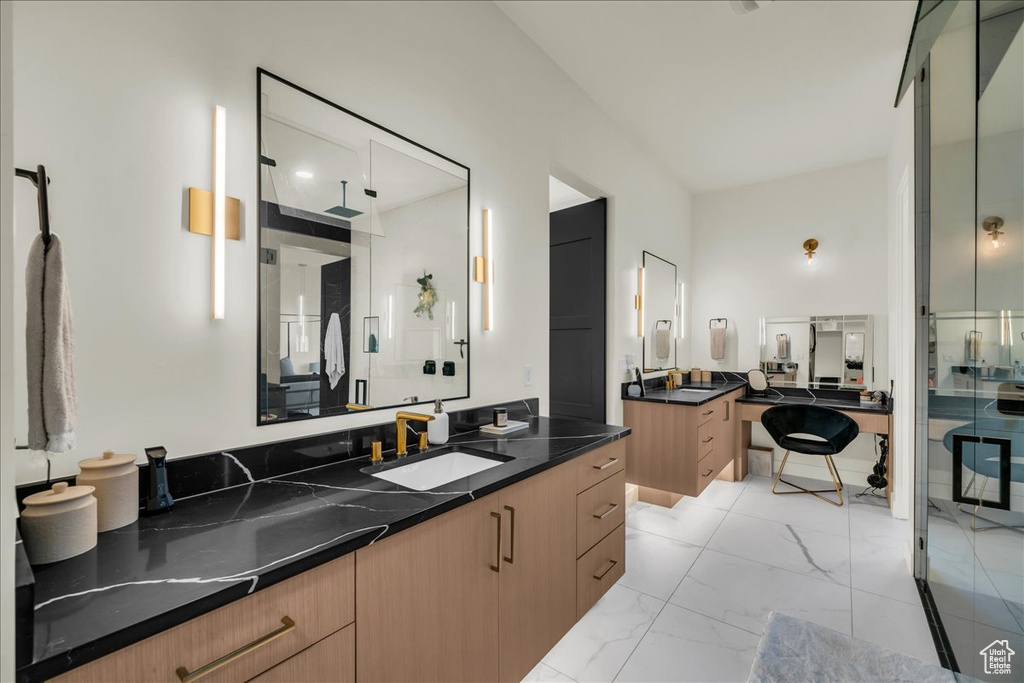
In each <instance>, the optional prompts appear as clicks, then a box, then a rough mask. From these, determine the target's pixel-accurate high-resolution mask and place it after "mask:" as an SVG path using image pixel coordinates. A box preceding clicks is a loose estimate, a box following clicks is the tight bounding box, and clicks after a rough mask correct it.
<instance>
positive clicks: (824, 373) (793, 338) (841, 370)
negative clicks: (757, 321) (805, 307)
mask: <svg viewBox="0 0 1024 683" xmlns="http://www.w3.org/2000/svg"><path fill="white" fill-rule="evenodd" d="M873 335H874V329H873V318H872V316H870V315H815V316H809V317H798V318H764V319H763V320H762V323H761V369H762V370H764V371H765V373H766V374H767V375H768V379H769V381H770V382H771V384H772V386H776V387H778V386H788V387H802V388H817V389H872V388H873V386H874V357H873V354H872V341H873Z"/></svg>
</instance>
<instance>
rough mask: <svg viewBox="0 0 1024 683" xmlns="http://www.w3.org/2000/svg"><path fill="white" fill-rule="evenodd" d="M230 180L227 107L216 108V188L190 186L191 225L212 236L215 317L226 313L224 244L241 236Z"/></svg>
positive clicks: (192, 227)
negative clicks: (228, 191)
mask: <svg viewBox="0 0 1024 683" xmlns="http://www.w3.org/2000/svg"><path fill="white" fill-rule="evenodd" d="M226 182H227V111H226V110H225V109H224V107H214V110H213V191H212V192H208V191H206V190H201V189H199V188H197V187H190V188H188V229H189V232H194V233H196V234H197V235H208V236H210V237H212V238H213V248H212V251H211V262H212V267H211V276H212V277H211V287H210V289H211V310H212V315H213V318H214V319H215V320H220V319H222V318H223V317H224V281H225V275H224V244H225V240H238V239H240V231H239V227H238V226H239V215H240V213H241V208H242V203H241V202H240V201H239V200H238V199H235V198H233V197H228V196H227V195H226V194H225V186H226Z"/></svg>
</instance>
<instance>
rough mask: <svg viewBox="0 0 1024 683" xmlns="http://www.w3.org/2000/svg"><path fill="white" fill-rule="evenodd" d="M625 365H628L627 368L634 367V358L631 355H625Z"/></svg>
mask: <svg viewBox="0 0 1024 683" xmlns="http://www.w3.org/2000/svg"><path fill="white" fill-rule="evenodd" d="M626 365H628V366H633V365H636V356H634V355H633V354H632V353H627V354H626Z"/></svg>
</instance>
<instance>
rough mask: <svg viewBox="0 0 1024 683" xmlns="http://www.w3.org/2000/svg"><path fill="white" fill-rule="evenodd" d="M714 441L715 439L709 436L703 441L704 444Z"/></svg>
mask: <svg viewBox="0 0 1024 683" xmlns="http://www.w3.org/2000/svg"><path fill="white" fill-rule="evenodd" d="M714 440H715V437H713V436H709V437H708V438H706V439H704V443H711V442H712V441H714Z"/></svg>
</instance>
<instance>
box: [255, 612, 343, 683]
mask: <svg viewBox="0 0 1024 683" xmlns="http://www.w3.org/2000/svg"><path fill="white" fill-rule="evenodd" d="M355 680H356V625H355V624H349V625H348V626H346V627H345V628H343V629H341V630H340V631H338V632H337V633H332V634H331V635H329V636H327V637H326V638H324V639H323V640H321V641H320V642H319V643H316V644H314V645H310V646H309V647H307V648H306V649H305V650H303V651H302V652H300V653H298V654H297V655H295V656H293V657H289V658H288V659H286V660H284V661H283V662H281V663H280V664H278V665H277V666H275V667H274V668H272V669H270V670H269V671H264V672H263V673H261V674H260V675H259V676H257V677H256V678H253V679H252V680H251V681H250V683H292V682H293V681H302V683H355Z"/></svg>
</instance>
